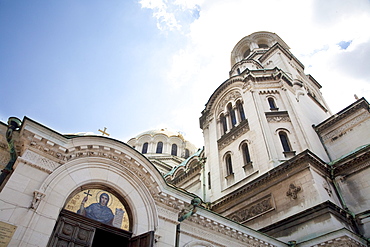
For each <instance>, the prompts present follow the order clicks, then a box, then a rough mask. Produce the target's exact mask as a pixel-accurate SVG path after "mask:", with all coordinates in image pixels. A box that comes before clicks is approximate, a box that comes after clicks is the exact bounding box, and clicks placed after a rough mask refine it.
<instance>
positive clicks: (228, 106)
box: [227, 103, 236, 127]
mask: <svg viewBox="0 0 370 247" xmlns="http://www.w3.org/2000/svg"><path fill="white" fill-rule="evenodd" d="M227 111H228V112H229V115H230V118H231V126H232V127H235V125H236V117H235V111H234V109H233V107H232V106H231V103H229V104H228V105H227Z"/></svg>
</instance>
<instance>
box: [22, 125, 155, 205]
mask: <svg viewBox="0 0 370 247" xmlns="http://www.w3.org/2000/svg"><path fill="white" fill-rule="evenodd" d="M24 133H25V134H26V135H28V138H25V139H26V140H24V143H26V142H27V141H28V143H29V145H28V146H27V145H24V147H23V148H24V151H23V155H22V156H21V157H19V158H18V160H19V161H20V162H24V163H25V164H27V165H30V166H32V167H34V168H36V169H39V170H42V171H45V172H47V173H49V174H50V173H52V172H53V171H54V170H55V169H57V168H58V167H59V166H61V165H64V164H66V163H67V162H70V161H73V160H76V159H81V158H89V157H96V158H105V159H109V160H111V161H113V162H114V163H112V164H117V165H119V166H122V167H125V168H126V169H127V170H129V171H130V172H131V173H132V174H135V175H136V176H137V178H138V179H140V180H141V181H142V182H143V183H144V184H145V185H146V186H147V188H148V190H149V191H150V193H151V194H152V196H153V197H154V198H156V197H157V194H158V193H159V192H160V189H159V185H158V184H157V182H156V181H155V179H154V178H153V177H152V176H151V175H150V173H149V172H148V171H147V169H146V168H145V167H144V166H143V165H142V164H141V162H139V161H138V160H136V159H134V158H133V157H131V156H129V155H128V154H126V153H124V152H121V151H119V150H117V149H114V148H112V147H109V146H105V145H101V144H100V145H79V146H73V147H70V148H65V147H62V146H60V145H58V144H56V143H53V142H52V141H50V140H47V139H45V138H42V137H40V136H37V135H35V134H33V133H31V132H29V133H27V130H25V132H24ZM148 162H149V161H148Z"/></svg>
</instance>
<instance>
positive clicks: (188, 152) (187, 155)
mask: <svg viewBox="0 0 370 247" xmlns="http://www.w3.org/2000/svg"><path fill="white" fill-rule="evenodd" d="M189 156H190V151H189V149H185V159H187V158H189Z"/></svg>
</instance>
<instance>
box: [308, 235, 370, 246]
mask: <svg viewBox="0 0 370 247" xmlns="http://www.w3.org/2000/svg"><path fill="white" fill-rule="evenodd" d="M332 246H336V247H358V246H363V247H366V245H364V244H362V243H360V242H358V241H356V240H354V239H353V238H350V237H349V236H341V237H337V238H334V239H330V240H328V241H325V242H322V243H320V244H315V245H313V246H312V247H332Z"/></svg>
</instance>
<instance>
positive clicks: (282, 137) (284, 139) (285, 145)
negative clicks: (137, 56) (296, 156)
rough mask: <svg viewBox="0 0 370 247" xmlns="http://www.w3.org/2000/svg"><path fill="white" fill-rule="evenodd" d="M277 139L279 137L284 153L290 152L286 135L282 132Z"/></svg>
mask: <svg viewBox="0 0 370 247" xmlns="http://www.w3.org/2000/svg"><path fill="white" fill-rule="evenodd" d="M279 137H280V142H281V145H282V146H283V150H284V152H291V151H292V148H291V146H290V143H289V139H288V136H287V134H286V133H285V132H284V131H280V132H279Z"/></svg>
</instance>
